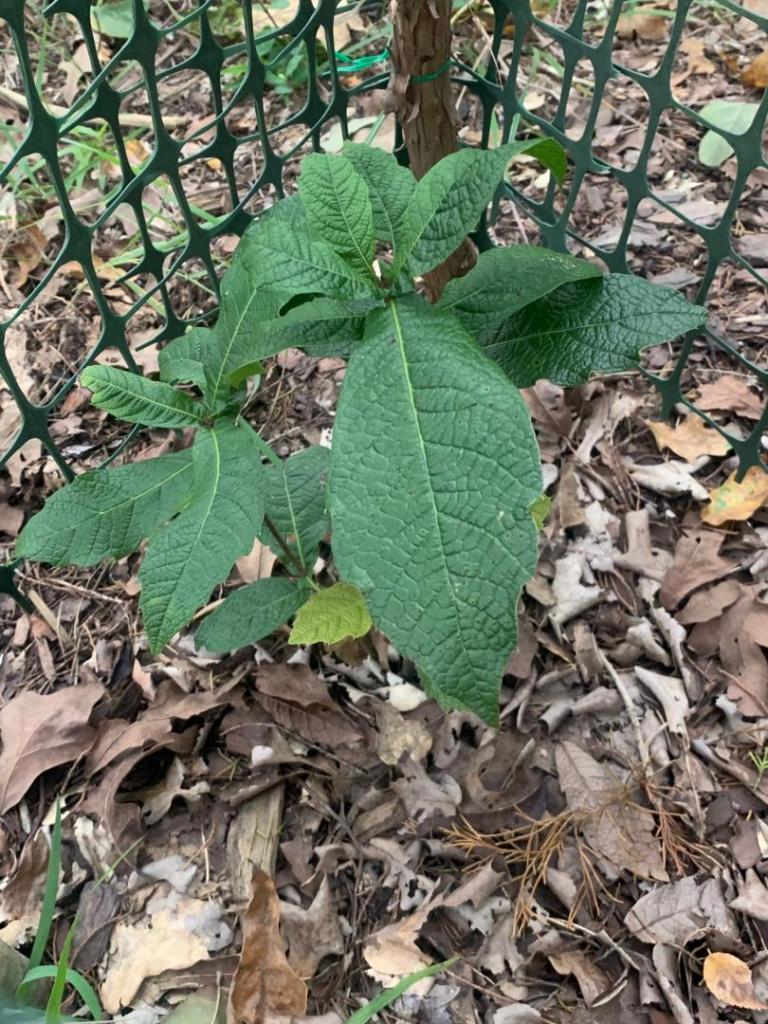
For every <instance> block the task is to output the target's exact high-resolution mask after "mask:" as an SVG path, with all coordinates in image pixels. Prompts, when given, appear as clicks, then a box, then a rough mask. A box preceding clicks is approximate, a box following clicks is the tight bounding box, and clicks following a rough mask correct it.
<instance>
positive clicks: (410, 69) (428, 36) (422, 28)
mask: <svg viewBox="0 0 768 1024" xmlns="http://www.w3.org/2000/svg"><path fill="white" fill-rule="evenodd" d="M390 13H391V17H392V49H391V56H392V78H391V79H390V83H389V98H390V106H391V108H392V109H393V110H394V113H395V114H396V116H397V118H398V120H399V121H400V124H401V125H402V128H403V136H404V139H405V145H406V148H407V150H408V157H409V160H410V164H411V170H412V171H413V173H414V174H415V175H416V177H417V178H422V177H423V176H424V175H425V174H426V173H427V171H428V170H429V169H430V168H431V167H433V166H434V165H435V164H436V163H437V162H438V160H442V158H443V157H444V156H448V155H449V154H451V153H455V152H456V151H457V150H458V148H459V140H458V130H457V129H458V125H457V120H456V112H455V110H456V108H455V103H454V97H453V88H452V86H451V78H450V73H449V69H448V62H449V61H450V59H451V0H391V12H390ZM433 74H434V75H435V77H434V78H429V77H428V76H430V75H433ZM424 77H427V80H426V81H418V79H423V78H424ZM414 79H416V80H414ZM476 258H477V252H476V250H475V246H474V245H473V244H472V242H471V241H470V240H469V239H468V238H467V239H465V240H464V242H462V244H461V245H460V246H459V248H458V249H457V250H456V251H455V252H454V253H452V254H451V255H450V256H449V257H448V259H447V260H445V262H444V263H441V264H440V266H438V267H435V269H434V270H430V271H429V273H427V274H425V275H424V282H425V285H426V289H427V295H428V297H429V299H430V300H431V301H432V302H436V301H437V299H439V298H440V295H441V294H442V291H443V288H445V286H446V284H447V283H448V282H449V281H450V280H451V279H452V278H454V277H461V276H462V275H464V274H466V273H467V271H469V270H471V269H472V267H473V266H474V264H475V260H476Z"/></svg>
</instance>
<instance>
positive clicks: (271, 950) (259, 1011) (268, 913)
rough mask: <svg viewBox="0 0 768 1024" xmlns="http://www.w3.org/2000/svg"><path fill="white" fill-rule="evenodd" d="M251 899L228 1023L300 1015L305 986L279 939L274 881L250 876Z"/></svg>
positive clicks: (257, 873)
mask: <svg viewBox="0 0 768 1024" xmlns="http://www.w3.org/2000/svg"><path fill="white" fill-rule="evenodd" d="M252 889H253V897H252V898H251V902H250V903H249V904H248V909H247V910H246V911H245V914H244V915H243V918H242V927H243V949H242V952H241V953H240V963H239V964H238V966H237V970H236V971H235V977H234V979H233V982H232V991H231V992H230V996H229V1013H228V1020H229V1022H230V1024H265V1022H266V1021H267V1020H268V1019H269V1018H270V1017H272V1016H274V1015H280V1014H282V1015H284V1016H287V1017H291V1016H296V1017H301V1016H302V1015H303V1014H304V1013H306V1010H307V986H306V985H305V984H304V982H303V981H302V980H301V978H299V976H298V975H297V974H295V973H294V971H293V970H292V968H291V966H290V965H289V963H288V961H287V959H286V956H285V950H284V949H283V940H282V938H281V936H280V927H279V922H280V903H279V901H278V898H277V892H276V891H275V885H274V882H273V881H272V879H271V878H270V877H269V875H267V874H266V873H265V872H264V871H262V870H261V869H260V868H255V869H254V872H253V885H252Z"/></svg>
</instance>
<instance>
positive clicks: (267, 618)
mask: <svg viewBox="0 0 768 1024" xmlns="http://www.w3.org/2000/svg"><path fill="white" fill-rule="evenodd" d="M308 594H309V584H308V583H307V582H306V580H292V579H288V578H287V577H286V576H272V577H270V578H269V579H266V580H256V582H255V583H249V584H248V586H246V587H239V588H238V589H237V590H234V591H232V593H231V594H230V595H229V596H228V597H227V598H226V600H225V601H223V602H222V604H220V605H219V607H218V608H216V609H215V610H214V611H213V612H211V614H210V615H209V616H208V617H207V618H206V619H205V621H204V622H203V624H202V626H201V627H200V628H199V629H198V631H197V633H196V634H195V644H196V645H197V646H198V647H204V648H205V649H206V650H207V651H211V652H212V653H219V652H221V651H234V650H237V648H238V647H246V646H247V645H248V644H255V643H258V642H259V640H263V639H264V637H265V636H269V634H270V633H274V631H275V630H276V629H278V628H279V627H280V626H282V625H283V623H284V622H287V621H288V619H290V618H291V616H292V615H295V614H296V612H297V611H298V610H299V608H301V606H302V605H303V604H304V602H305V601H306V599H307V596H308Z"/></svg>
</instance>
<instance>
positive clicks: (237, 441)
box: [139, 420, 264, 653]
mask: <svg viewBox="0 0 768 1024" xmlns="http://www.w3.org/2000/svg"><path fill="white" fill-rule="evenodd" d="M192 466H193V473H194V491H193V494H192V498H191V500H190V502H189V503H188V504H187V506H186V507H185V508H184V509H183V511H182V512H181V513H180V514H179V515H178V516H177V517H176V518H175V519H173V520H171V522H170V523H169V524H168V525H167V526H166V527H165V528H164V529H163V530H161V531H160V533H158V534H155V535H154V536H153V537H152V539H151V540H150V542H149V545H148V547H147V552H146V554H145V556H144V560H143V562H142V565H141V569H140V571H139V580H140V582H141V611H142V615H143V617H144V625H145V628H146V630H147V635H148V636H149V642H150V647H151V649H152V651H153V652H154V653H156V652H157V651H159V650H161V649H162V647H163V646H164V645H165V644H166V643H168V641H169V640H170V639H171V637H172V636H173V635H174V633H176V632H177V631H178V630H179V629H181V628H182V626H184V625H186V623H187V622H189V620H190V619H191V618H192V616H193V615H194V613H195V612H196V611H197V609H198V608H200V606H201V605H202V604H204V603H205V601H207V600H208V597H209V596H210V593H211V591H212V590H213V588H214V587H215V586H216V584H217V583H220V582H221V581H222V580H223V579H225V578H226V576H227V575H228V573H229V571H230V569H231V568H232V565H233V564H234V561H235V559H236V558H238V557H239V556H240V555H245V554H247V553H248V552H249V551H250V550H251V548H252V546H253V541H254V538H255V537H256V535H257V533H258V532H259V529H260V527H261V522H262V519H263V517H264V496H263V492H262V479H263V470H262V467H261V457H260V455H259V453H258V450H257V449H256V446H255V445H254V442H253V435H252V432H251V428H250V427H248V426H247V425H246V424H244V423H242V422H241V423H239V424H235V423H233V422H232V421H231V420H220V421H219V422H218V423H216V424H215V426H214V427H213V428H212V429H201V430H200V431H199V432H198V434H197V436H196V438H195V443H194V445H193V447H192Z"/></svg>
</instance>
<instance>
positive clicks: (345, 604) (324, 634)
mask: <svg viewBox="0 0 768 1024" xmlns="http://www.w3.org/2000/svg"><path fill="white" fill-rule="evenodd" d="M372 625H373V623H372V622H371V616H370V614H369V612H368V608H367V607H366V604H365V598H364V597H363V595H362V594H361V593H360V591H359V590H358V589H357V587H353V586H351V585H350V584H349V583H334V585H333V586H332V587H327V588H326V589H325V590H318V591H317V593H315V594H313V595H312V597H310V599H309V600H308V601H307V603H306V604H305V605H304V606H303V607H302V608H300V609H299V611H298V612H297V614H296V619H295V621H294V623H293V629H292V630H291V635H290V637H289V638H288V642H289V643H291V644H338V643H341V641H342V640H354V639H355V638H356V637H358V636H365V634H366V633H367V632H368V630H369V629H370V628H371V626H372Z"/></svg>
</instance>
